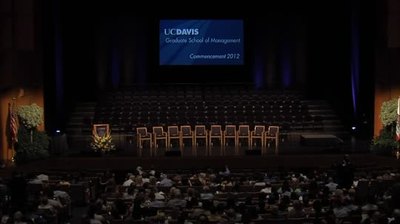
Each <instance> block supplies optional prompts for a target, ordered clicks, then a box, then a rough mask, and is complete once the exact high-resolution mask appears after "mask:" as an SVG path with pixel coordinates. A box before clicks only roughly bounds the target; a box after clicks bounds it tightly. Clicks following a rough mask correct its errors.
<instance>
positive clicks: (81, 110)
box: [66, 102, 96, 150]
mask: <svg viewBox="0 0 400 224" xmlns="http://www.w3.org/2000/svg"><path fill="white" fill-rule="evenodd" d="M95 110H96V103H95V102H81V103H77V105H76V106H75V108H74V111H73V112H72V114H71V116H70V119H69V122H68V123H67V127H66V132H67V136H68V145H69V148H70V150H81V149H84V148H86V147H88V145H89V142H90V137H91V131H92V121H93V117H94V113H95Z"/></svg>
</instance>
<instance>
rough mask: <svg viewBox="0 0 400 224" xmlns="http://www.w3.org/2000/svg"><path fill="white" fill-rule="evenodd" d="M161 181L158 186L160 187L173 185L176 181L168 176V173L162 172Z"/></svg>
mask: <svg viewBox="0 0 400 224" xmlns="http://www.w3.org/2000/svg"><path fill="white" fill-rule="evenodd" d="M160 177H161V181H160V183H158V186H160V187H172V185H173V184H174V182H173V181H172V180H171V179H169V178H168V176H167V175H166V174H161V176H160Z"/></svg>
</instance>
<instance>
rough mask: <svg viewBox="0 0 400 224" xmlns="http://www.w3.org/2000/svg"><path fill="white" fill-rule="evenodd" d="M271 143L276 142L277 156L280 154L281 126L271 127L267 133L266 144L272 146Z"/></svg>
mask: <svg viewBox="0 0 400 224" xmlns="http://www.w3.org/2000/svg"><path fill="white" fill-rule="evenodd" d="M269 141H275V154H278V152H279V126H269V127H268V131H267V132H266V133H265V144H266V145H267V146H269V145H270V143H269Z"/></svg>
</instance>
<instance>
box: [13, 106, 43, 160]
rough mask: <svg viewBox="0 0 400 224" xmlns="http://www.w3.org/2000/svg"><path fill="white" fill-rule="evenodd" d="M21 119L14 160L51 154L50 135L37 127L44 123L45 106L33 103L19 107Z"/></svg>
mask: <svg viewBox="0 0 400 224" xmlns="http://www.w3.org/2000/svg"><path fill="white" fill-rule="evenodd" d="M17 115H18V119H19V121H20V122H19V123H20V124H21V125H19V128H18V142H17V143H16V147H15V155H14V160H15V162H17V163H24V162H28V161H31V160H36V159H42V158H46V157H48V156H49V152H48V148H49V137H48V136H47V134H46V132H44V131H39V130H38V129H37V127H38V126H39V125H40V124H42V123H43V108H41V107H40V106H38V105H37V104H35V103H33V104H31V105H21V106H18V107H17Z"/></svg>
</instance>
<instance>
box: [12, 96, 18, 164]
mask: <svg viewBox="0 0 400 224" xmlns="http://www.w3.org/2000/svg"><path fill="white" fill-rule="evenodd" d="M16 105H17V98H15V97H13V98H12V103H11V106H12V108H11V109H12V112H13V113H15V106H16ZM14 155H15V141H14V140H11V161H10V164H11V166H13V165H14Z"/></svg>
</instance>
